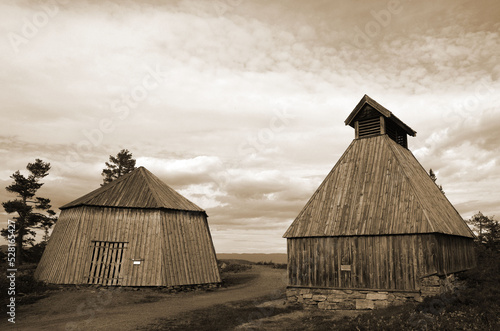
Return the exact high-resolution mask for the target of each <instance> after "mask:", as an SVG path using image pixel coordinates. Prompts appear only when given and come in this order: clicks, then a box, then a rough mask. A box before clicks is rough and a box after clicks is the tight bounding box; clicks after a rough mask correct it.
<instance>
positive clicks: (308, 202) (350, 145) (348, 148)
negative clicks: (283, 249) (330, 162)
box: [282, 139, 356, 238]
mask: <svg viewBox="0 0 500 331" xmlns="http://www.w3.org/2000/svg"><path fill="white" fill-rule="evenodd" d="M355 141H356V139H353V140H352V141H351V143H350V144H349V146H348V147H347V149H346V150H345V151H344V153H343V154H342V156H341V157H340V159H338V161H337V163H335V165H334V166H333V168H332V169H331V170H330V171H329V172H328V174H327V175H326V177H325V179H323V182H322V183H321V184H320V185H319V187H318V188H317V189H316V190H315V191H314V193H313V194H312V196H311V197H310V198H309V200H308V201H307V203H306V205H305V206H304V207H303V208H302V210H301V211H300V213H299V214H298V215H297V217H295V219H294V221H293V222H292V224H290V226H289V227H288V229H287V230H286V232H285V234H283V236H282V238H286V236H287V234H288V233H289V232H291V228H292V227H293V225H294V224H295V222H296V221H297V220H298V219H299V218H300V216H302V214H303V213H304V212H305V211H306V210H307V207H308V206H309V204H311V203H312V201H313V200H314V197H315V196H316V194H317V193H318V192H319V191H320V190H321V189H322V188H323V185H324V184H325V183H326V179H327V178H328V176H330V174H331V173H333V172H334V171H335V169H336V168H337V167H338V166H339V164H340V161H341V160H342V159H344V157H345V156H346V155H347V152H348V151H349V150H350V149H351V148H352V146H353V145H354V142H355Z"/></svg>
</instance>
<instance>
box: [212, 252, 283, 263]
mask: <svg viewBox="0 0 500 331" xmlns="http://www.w3.org/2000/svg"><path fill="white" fill-rule="evenodd" d="M217 258H218V259H219V260H246V261H250V262H274V263H287V256H286V254H284V253H273V254H253V253H242V254H236V253H217Z"/></svg>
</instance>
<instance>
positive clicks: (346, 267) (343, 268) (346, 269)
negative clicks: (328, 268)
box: [340, 264, 351, 271]
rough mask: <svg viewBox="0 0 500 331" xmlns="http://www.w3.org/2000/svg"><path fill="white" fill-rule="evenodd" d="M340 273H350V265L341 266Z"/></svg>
mask: <svg viewBox="0 0 500 331" xmlns="http://www.w3.org/2000/svg"><path fill="white" fill-rule="evenodd" d="M340 271H351V265H350V264H341V265H340Z"/></svg>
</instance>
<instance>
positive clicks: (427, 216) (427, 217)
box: [390, 144, 475, 237]
mask: <svg viewBox="0 0 500 331" xmlns="http://www.w3.org/2000/svg"><path fill="white" fill-rule="evenodd" d="M390 145H392V144H390ZM395 147H397V145H393V146H391V150H392V151H393V152H394V150H393V148H395ZM406 150H407V151H408V152H409V153H410V155H411V156H412V157H413V159H415V161H416V163H417V164H418V165H419V166H420V168H421V169H422V170H423V171H424V172H425V173H426V174H427V170H425V168H424V167H423V166H422V164H420V162H418V160H417V158H416V157H415V155H413V153H412V152H411V151H410V150H409V149H406ZM403 171H404V169H403ZM405 175H406V173H405ZM407 177H408V180H409V181H410V183H412V184H413V182H412V180H411V179H410V177H409V176H407ZM412 188H413V185H412ZM436 188H437V185H436ZM413 189H414V188H413ZM417 197H418V199H419V201H420V195H418V196H417ZM442 197H443V198H445V200H446V202H447V203H448V205H450V206H451V207H452V208H453V211H454V212H455V213H456V215H457V216H458V218H459V219H461V220H462V221H463V218H462V216H461V215H460V213H459V212H458V210H457V209H456V208H455V206H454V205H453V204H452V203H451V202H450V200H449V199H448V197H447V196H446V195H445V194H443V195H442ZM420 203H421V204H422V206H423V205H424V204H423V203H422V202H420ZM428 212H432V211H430V210H429V211H428ZM424 215H425V217H426V219H427V221H428V222H429V224H430V225H431V228H432V229H434V226H433V224H432V222H431V221H430V219H429V215H428V214H427V212H426V213H424ZM465 225H466V228H467V230H468V231H469V234H470V235H471V236H473V237H474V236H475V234H474V232H472V230H471V229H470V228H469V226H467V224H465ZM441 231H442V233H446V232H445V231H444V230H443V229H441ZM438 232H439V231H438Z"/></svg>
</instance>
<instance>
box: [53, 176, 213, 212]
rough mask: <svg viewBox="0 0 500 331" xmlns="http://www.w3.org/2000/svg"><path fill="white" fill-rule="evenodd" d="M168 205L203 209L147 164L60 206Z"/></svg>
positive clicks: (64, 207)
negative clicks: (146, 166) (167, 182)
mask: <svg viewBox="0 0 500 331" xmlns="http://www.w3.org/2000/svg"><path fill="white" fill-rule="evenodd" d="M82 205H85V206H103V207H125V208H165V209H176V210H186V211H200V212H204V210H203V209H201V208H200V207H198V206H197V205H195V204H194V203H192V202H191V201H189V200H188V199H186V198H185V197H183V196H182V195H180V194H179V193H177V192H176V191H175V190H173V189H172V188H171V187H169V186H168V185H167V184H165V183H164V182H162V181H161V180H160V179H159V178H158V177H156V176H155V175H153V174H152V173H151V172H150V171H149V170H147V169H146V168H144V167H139V168H137V169H135V170H133V171H132V172H130V173H128V174H126V175H124V176H122V177H120V178H118V179H116V180H114V181H112V182H111V183H109V184H106V185H104V186H101V187H100V188H98V189H97V190H94V191H92V192H90V193H88V194H86V195H84V196H82V197H81V198H78V199H76V200H74V201H72V202H70V203H68V204H65V205H64V206H62V207H61V208H60V209H67V208H72V207H76V206H82Z"/></svg>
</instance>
